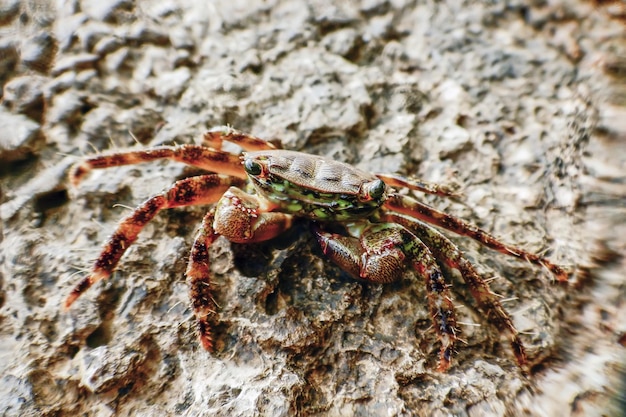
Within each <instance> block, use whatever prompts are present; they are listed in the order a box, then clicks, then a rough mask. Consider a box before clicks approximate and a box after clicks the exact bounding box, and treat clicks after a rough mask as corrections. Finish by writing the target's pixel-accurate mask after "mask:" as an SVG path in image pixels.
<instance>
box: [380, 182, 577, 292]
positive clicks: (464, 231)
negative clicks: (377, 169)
mask: <svg viewBox="0 0 626 417" xmlns="http://www.w3.org/2000/svg"><path fill="white" fill-rule="evenodd" d="M384 207H385V208H387V209H388V210H390V211H394V212H396V213H401V214H404V215H407V216H409V217H412V218H414V219H418V220H422V221H424V222H426V223H430V224H434V225H436V226H440V227H443V228H444V229H447V230H450V231H452V232H454V233H457V234H459V235H463V236H468V237H471V238H472V239H474V240H476V241H478V242H480V243H482V244H483V245H485V246H487V247H489V248H491V249H495V250H497V251H498V252H501V253H504V254H507V255H511V256H515V257H518V258H521V259H524V260H526V261H528V262H530V263H533V264H537V265H542V266H544V267H546V268H547V269H548V270H549V271H550V272H552V274H554V276H555V277H556V279H557V280H558V281H560V282H567V280H568V273H567V272H566V271H565V270H564V269H563V268H561V267H560V266H558V265H555V264H553V263H552V262H550V261H549V260H548V259H545V258H542V257H541V256H539V255H535V254H533V253H530V252H527V251H525V250H523V249H520V248H517V247H514V246H509V245H506V244H504V243H502V242H501V241H499V240H498V239H496V238H495V237H494V236H492V235H490V234H489V233H487V232H486V231H484V230H482V229H479V228H478V227H476V226H474V225H471V224H469V223H467V222H465V221H463V220H461V219H459V218H458V217H454V216H451V215H449V214H446V213H444V212H442V211H439V210H437V209H435V208H432V207H430V206H428V205H426V204H424V203H420V202H419V201H417V200H415V199H413V198H411V197H407V196H403V195H399V194H391V195H390V196H389V198H388V199H387V201H386V202H385V204H384Z"/></svg>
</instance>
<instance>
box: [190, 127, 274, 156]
mask: <svg viewBox="0 0 626 417" xmlns="http://www.w3.org/2000/svg"><path fill="white" fill-rule="evenodd" d="M223 141H227V142H231V143H235V144H237V145H239V146H241V147H242V148H243V149H245V150H246V151H262V150H268V149H276V147H275V146H274V145H272V144H271V143H269V142H267V141H265V140H263V139H260V138H257V137H256V136H252V135H251V134H249V133H244V132H240V131H239V130H236V129H233V128H232V127H229V126H217V127H214V128H212V129H211V130H209V131H207V132H206V133H205V134H204V135H203V136H202V144H203V145H205V146H210V147H211V148H213V149H222V142H223Z"/></svg>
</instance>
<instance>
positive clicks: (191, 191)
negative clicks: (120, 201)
mask: <svg viewBox="0 0 626 417" xmlns="http://www.w3.org/2000/svg"><path fill="white" fill-rule="evenodd" d="M243 184H245V181H243V180H241V179H238V178H234V177H229V176H225V175H217V174H211V175H201V176H197V177H190V178H185V179H183V180H180V181H176V182H175V183H174V184H173V185H172V186H171V187H170V188H169V189H168V190H166V191H164V192H163V193H161V194H158V195H156V196H154V197H151V198H149V199H148V200H146V201H145V202H144V203H143V204H141V205H140V206H139V207H137V208H136V209H135V210H134V211H133V212H132V213H131V214H130V215H129V216H127V217H126V218H124V219H123V220H122V222H121V223H120V224H119V226H118V227H117V230H116V231H115V232H114V233H113V235H111V237H109V239H108V240H107V242H106V244H105V245H104V248H103V249H102V252H101V253H100V256H99V257H98V259H97V260H96V262H95V264H94V266H93V269H92V271H91V274H90V275H89V276H87V277H85V278H84V279H83V280H82V281H81V282H80V283H79V284H78V285H77V286H76V287H75V288H74V289H73V290H72V292H71V293H70V295H69V296H68V297H67V299H66V300H65V303H64V306H65V308H66V309H67V308H69V307H70V306H71V305H72V303H73V302H74V301H75V300H76V299H77V298H78V297H79V296H80V295H81V294H82V293H84V292H85V291H87V289H89V287H91V286H92V285H93V284H94V283H95V282H97V281H99V280H101V279H105V278H108V277H109V276H110V275H111V273H112V272H113V270H114V269H115V267H116V266H117V264H118V262H119V260H120V258H121V257H122V255H123V254H124V252H125V251H126V249H128V247H129V246H130V245H132V243H133V242H134V241H135V240H136V239H137V235H138V234H139V232H140V231H141V230H142V229H143V228H144V226H145V225H146V224H147V223H148V222H149V221H150V220H152V219H153V218H154V216H156V214H157V213H158V212H159V211H161V210H163V209H168V208H173V207H183V206H192V205H201V204H210V203H214V202H215V201H217V200H218V199H219V198H220V197H221V196H222V194H223V193H224V192H225V191H226V190H227V189H228V187H230V186H233V185H234V186H242V185H243Z"/></svg>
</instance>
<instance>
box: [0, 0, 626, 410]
mask: <svg viewBox="0 0 626 417" xmlns="http://www.w3.org/2000/svg"><path fill="white" fill-rule="evenodd" d="M6 3H7V5H6V6H2V8H1V10H0V25H2V39H0V51H6V53H3V54H0V66H2V68H3V69H5V71H2V75H0V86H1V87H3V89H4V92H3V98H4V101H3V103H2V106H3V109H1V111H2V114H6V117H4V116H3V120H4V123H5V124H6V123H7V121H10V120H13V121H15V126H18V125H19V126H22V127H20V128H19V129H16V130H15V133H16V135H15V137H10V136H11V135H10V131H9V132H8V133H9V134H8V136H7V129H6V128H3V129H4V130H3V133H2V141H1V142H2V143H0V146H1V147H0V166H1V167H0V175H1V177H0V180H1V183H0V186H1V190H0V191H1V192H2V194H1V195H0V204H1V205H0V214H1V219H2V223H1V226H2V234H1V235H0V238H1V239H2V240H1V241H0V346H2V348H1V349H0V410H2V415H5V416H31V415H32V416H34V415H37V416H53V415H54V416H63V415H93V416H117V415H120V416H124V415H182V416H209V415H210V416H254V415H271V416H292V415H298V416H344V415H351V416H370V415H377V416H378V415H385V416H386V415H388V416H396V415H401V416H412V415H415V416H446V415H455V416H517V415H533V416H554V415H569V416H596V415H597V416H599V415H603V413H604V415H618V414H619V413H620V411H619V410H620V407H622V408H621V410H622V411H621V412H626V411H623V410H624V408H623V407H624V401H625V400H624V398H623V397H622V398H621V403H620V399H619V393H620V392H622V393H623V392H624V391H625V389H624V386H623V385H620V383H621V384H623V381H624V367H625V366H626V364H625V362H624V358H625V357H626V349H625V347H624V345H626V336H625V335H626V323H625V322H624V320H623V317H625V316H626V302H624V285H625V281H624V276H625V275H624V274H625V273H626V262H625V259H626V258H625V257H624V254H625V253H626V239H624V236H626V221H625V220H626V204H625V196H626V177H625V173H626V145H625V140H626V124H624V120H625V119H624V115H625V114H626V113H625V111H626V110H625V108H624V107H623V106H624V103H625V102H626V100H624V98H625V97H626V89H625V88H624V85H626V83H624V74H625V73H626V71H625V70H624V61H623V57H624V56H625V55H624V54H625V53H626V43H625V42H624V38H623V36H622V35H623V31H624V27H623V22H620V20H619V19H620V17H621V18H622V19H623V15H620V14H619V12H616V10H618V9H617V8H616V7H613V6H614V5H613V6H611V5H608V6H606V7H598V6H595V3H592V2H585V1H582V0H576V1H572V0H567V1H566V0H555V1H551V2H545V3H544V2H536V3H535V4H544V5H543V6H532V7H531V6H527V5H526V4H527V3H528V2H523V1H516V0H510V1H502V2H491V1H484V2H476V1H471V2H458V1H448V2H411V1H402V0H397V1H396V0H394V1H387V0H364V1H361V2H332V1H329V0H314V1H303V0H302V1H300V0H287V1H272V0H270V1H261V0H259V1H248V0H245V1H244V0H228V1H226V0H217V1H212V2H195V1H191V0H164V1H161V2H149V1H138V2H130V1H124V0H120V1H108V2H103V1H89V2H82V4H79V2H74V1H68V2H55V3H53V2H50V3H49V5H46V4H44V3H42V4H40V3H41V2H39V3H38V2H6ZM53 4H54V5H56V6H53ZM55 7H56V8H55ZM29 42H30V43H29ZM20 53H22V55H20ZM25 53H27V55H24V54H25ZM27 77H31V78H27ZM29 79H32V80H36V81H37V82H36V83H30V82H28V83H27V82H24V81H25V80H29ZM38 111H40V112H41V113H42V114H37V112H38ZM5 119H6V120H5ZM224 124H230V125H232V126H234V127H236V128H238V129H240V130H244V131H249V132H252V133H254V134H255V135H257V136H260V137H263V138H267V139H281V140H282V143H283V145H284V147H285V148H288V149H295V150H300V151H304V152H309V153H315V154H320V155H325V156H328V157H331V158H334V159H337V160H342V161H346V162H349V163H352V164H354V165H356V166H358V167H360V168H362V169H365V170H371V171H387V172H397V173H400V174H403V175H416V176H419V177H421V178H424V179H426V180H429V181H435V182H440V183H444V184H448V185H452V186H454V187H456V188H458V189H459V190H460V191H461V192H462V194H463V197H462V198H461V199H460V200H458V201H457V200H450V199H443V198H438V197H437V198H433V197H430V196H420V198H423V199H424V200H425V201H427V202H428V203H429V204H433V205H436V206H437V207H439V208H441V209H444V210H446V211H448V212H450V213H453V214H456V215H459V216H461V217H463V218H465V219H467V220H469V221H472V222H474V223H476V224H478V225H479V226H480V227H482V228H485V229H487V230H489V231H490V232H492V233H494V234H495V235H497V236H500V237H502V238H503V239H504V240H505V241H507V242H510V243H512V244H515V245H518V246H522V247H525V248H527V249H529V250H532V251H536V252H547V253H548V255H549V256H550V258H552V259H554V260H555V261H557V262H560V263H562V264H565V265H571V266H573V267H574V268H575V269H576V273H575V274H574V276H573V277H572V284H571V285H569V286H568V287H563V286H556V285H553V284H552V283H551V280H552V277H551V276H550V275H549V274H548V273H547V272H546V271H542V270H540V269H539V268H535V267H532V266H530V265H526V264H524V263H523V262H519V261H517V260H515V259H511V258H509V257H506V256H503V255H501V254H497V253H494V252H493V251H490V250H487V249H484V248H481V247H479V246H478V245H477V244H475V243H474V242H470V241H468V240H467V239H463V238H454V240H455V242H456V243H458V244H459V245H460V246H461V247H462V248H463V249H464V250H465V251H466V252H467V253H468V255H469V256H470V258H471V259H472V260H473V261H475V263H476V265H477V267H478V269H479V271H480V272H481V273H483V274H484V275H485V277H488V278H494V279H493V280H492V281H491V285H492V288H493V290H494V291H495V292H497V293H498V294H502V296H503V297H504V298H505V299H506V300H507V301H506V302H505V307H506V308H507V310H508V311H509V312H511V313H512V316H513V320H514V322H515V324H516V326H517V328H518V329H519V330H520V331H522V332H524V334H523V340H524V342H525V344H526V345H527V347H528V350H529V352H530V356H531V360H532V362H533V364H534V366H533V368H532V372H531V373H530V375H524V374H523V373H522V372H521V370H520V369H519V368H518V367H517V366H516V364H515V361H514V359H513V357H512V354H511V352H510V350H509V347H508V345H507V343H506V341H505V340H500V337H499V335H498V333H497V332H496V331H495V330H494V328H493V327H492V326H489V325H488V324H487V321H486V319H485V318H484V317H482V315H481V314H480V313H479V312H478V311H477V310H476V309H475V308H474V304H473V302H472V299H471V297H470V296H469V294H468V292H467V290H466V289H464V287H463V285H461V284H459V283H458V282H456V281H455V288H454V296H455V304H457V305H458V306H459V307H461V305H463V306H465V307H466V308H460V309H459V316H460V317H459V319H460V321H461V322H464V323H466V325H463V326H462V328H461V337H462V338H463V339H464V340H465V341H466V344H462V343H460V344H459V346H458V349H457V352H456V354H455V357H454V363H453V367H452V368H451V369H450V370H449V371H448V372H446V373H438V372H436V371H435V367H436V353H437V349H438V344H437V341H436V337H435V335H434V333H433V332H432V330H430V326H431V323H430V319H429V317H428V313H427V311H426V308H425V290H424V288H423V285H422V283H421V282H420V281H419V280H418V279H417V277H413V276H411V274H407V276H406V277H404V278H403V279H402V280H400V281H398V282H396V283H394V284H390V285H387V286H378V285H367V284H364V283H361V282H355V281H353V280H351V279H349V278H347V277H346V276H345V274H343V273H341V272H340V271H339V270H338V269H337V268H336V267H335V266H333V265H332V264H331V263H330V262H327V261H326V260H324V259H323V257H322V255H321V251H320V249H319V248H318V247H317V246H316V242H315V240H314V239H313V238H312V237H311V235H310V234H309V232H308V226H307V225H306V224H304V223H303V224H298V225H296V226H295V227H294V228H293V230H291V231H290V232H288V233H286V234H285V235H284V236H281V237H280V238H278V239H276V240H274V241H271V242H267V243H263V244H255V245H245V246H244V245H231V244H229V243H228V242H227V241H225V240H224V239H219V240H218V241H217V242H216V244H215V245H214V246H213V248H212V250H211V259H212V265H211V270H212V272H213V274H214V280H215V282H216V286H217V288H216V294H215V296H216V301H217V303H218V305H219V306H220V311H219V318H220V319H219V323H218V326H217V329H216V341H217V342H216V343H217V349H216V352H215V354H213V355H211V354H208V353H207V352H205V351H203V350H202V349H201V347H200V346H199V345H198V343H197V340H196V336H195V332H194V321H193V318H192V315H191V309H190V306H189V300H188V296H187V288H186V284H185V281H184V271H185V267H186V258H187V256H188V253H189V247H190V245H191V242H192V239H193V235H194V232H195V230H196V228H197V226H198V225H199V224H200V221H201V219H202V217H203V214H204V211H205V210H206V208H204V207H193V208H189V209H184V210H170V211H167V212H163V213H161V214H160V215H159V216H157V218H156V219H155V220H154V221H153V222H151V223H150V224H149V225H148V226H147V227H146V228H145V230H144V231H143V232H142V233H141V235H140V237H139V240H138V241H137V242H136V243H135V244H134V245H133V246H132V247H131V248H130V249H129V250H128V252H127V254H126V255H125V256H124V258H123V259H122V262H121V264H120V267H119V268H118V271H117V272H116V273H115V274H114V275H113V277H112V278H111V279H109V280H107V281H106V282H101V283H98V284H97V285H95V286H94V287H93V288H92V289H90V290H89V291H88V292H87V293H86V294H84V296H83V297H81V298H80V299H79V300H78V301H77V302H76V303H75V305H74V306H72V308H71V309H70V311H67V312H66V311H63V310H62V309H61V304H62V301H63V300H64V298H65V297H66V296H67V295H68V294H69V292H70V291H71V288H72V287H73V286H74V285H75V284H76V283H77V282H78V281H79V280H80V278H81V277H82V276H84V275H85V274H86V273H87V271H88V270H89V268H90V267H91V264H92V262H93V259H94V258H95V257H96V256H97V255H98V253H99V251H100V247H101V244H102V242H103V241H104V240H105V239H106V237H107V236H108V235H109V234H110V233H111V232H112V231H113V230H114V228H115V226H116V224H117V222H118V221H119V220H120V218H121V217H123V216H124V215H125V214H126V213H128V210H129V209H128V208H127V206H129V207H134V206H136V205H137V204H139V203H140V202H141V201H143V200H144V199H146V198H147V197H148V196H150V195H153V194H155V193H157V192H159V191H160V190H161V189H163V188H164V187H166V186H167V185H168V184H170V183H172V182H173V181H175V180H176V179H179V178H181V177H184V176H186V175H190V174H194V173H195V172H196V171H194V170H191V169H187V168H185V167H182V166H180V165H179V164H176V163H167V162H157V163H152V164H145V165H135V166H126V167H119V168H112V169H108V170H103V171H94V172H92V173H91V174H90V175H89V176H88V177H87V178H86V179H85V180H84V181H83V182H82V183H81V184H80V185H79V186H78V187H77V188H72V187H71V185H70V184H69V182H68V180H67V178H66V174H67V170H68V168H69V166H70V165H71V163H72V162H77V161H80V159H81V157H82V156H84V155H89V154H93V153H94V152H96V151H97V152H106V151H111V150H115V149H120V148H129V147H134V148H140V147H144V146H151V145H157V144H173V143H192V142H194V141H195V140H197V139H198V138H199V137H200V136H201V134H202V132H203V131H204V130H206V129H207V128H209V127H211V126H215V125H224ZM30 131H33V132H34V133H33V135H35V133H36V134H37V135H36V136H33V137H31V136H30V135H29V134H26V133H27V132H30ZM25 132H26V133H25ZM137 141H138V142H139V143H137ZM227 149H228V150H235V151H236V148H235V147H228V148H227ZM620 318H622V319H620ZM622 395H623V394H622ZM620 404H621V405H620Z"/></svg>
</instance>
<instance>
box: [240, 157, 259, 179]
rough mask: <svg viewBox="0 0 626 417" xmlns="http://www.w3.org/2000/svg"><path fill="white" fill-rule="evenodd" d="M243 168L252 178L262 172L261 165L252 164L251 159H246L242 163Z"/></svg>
mask: <svg viewBox="0 0 626 417" xmlns="http://www.w3.org/2000/svg"><path fill="white" fill-rule="evenodd" d="M243 168H244V169H245V170H246V172H247V173H248V174H250V175H253V176H256V175H260V174H261V172H263V169H262V168H261V164H259V163H258V162H254V161H253V160H251V159H246V161H245V162H244V163H243Z"/></svg>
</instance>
